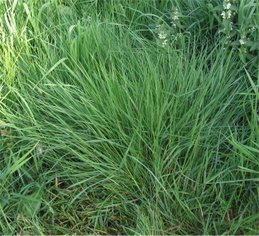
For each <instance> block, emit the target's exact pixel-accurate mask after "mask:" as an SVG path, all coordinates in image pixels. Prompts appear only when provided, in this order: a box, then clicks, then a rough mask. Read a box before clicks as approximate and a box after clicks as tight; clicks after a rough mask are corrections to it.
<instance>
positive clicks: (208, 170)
mask: <svg viewBox="0 0 259 236" xmlns="http://www.w3.org/2000/svg"><path fill="white" fill-rule="evenodd" d="M170 4H173V1H161V2H158V1H126V2H123V1H67V4H66V2H65V1H49V2H47V3H45V2H44V4H43V1H30V2H24V3H23V2H22V1H14V2H9V3H5V4H4V3H1V4H0V6H2V7H3V8H5V9H6V11H7V12H8V14H9V15H7V14H6V15H5V17H4V15H3V17H2V18H1V19H2V29H3V31H4V32H5V38H4V40H2V41H1V42H0V51H1V56H0V57H1V70H0V71H1V75H0V78H1V86H0V94H1V98H0V131H1V133H0V134H1V135H0V155H1V159H0V180H1V182H0V185H1V187H0V230H1V232H2V233H3V234H14V233H17V234H152V235H154V234H257V233H258V210H259V201H258V153H259V151H258V150H259V147H258V140H259V127H258V99H259V94H258V85H257V82H256V81H255V80H254V79H253V78H251V76H250V74H249V72H245V70H244V69H243V67H242V66H241V63H240V62H239V60H238V58H237V56H236V55H235V53H234V52H230V53H227V52H226V50H225V49H224V48H223V46H222V45H221V42H219V41H217V40H215V41H214V43H213V45H208V44H207V43H206V42H204V44H203V45H202V46H201V44H200V39H197V40H196V37H195V35H194V36H193V37H187V36H186V37H183V38H182V40H181V43H180V46H179V45H177V46H175V47H174V46H167V47H161V46H160V45H159V44H157V43H156V42H155V41H154V40H151V39H150V38H149V37H146V35H145V34H144V35H143V31H142V30H140V29H144V31H145V30H146V29H145V27H141V24H143V25H144V24H145V20H143V21H142V20H141V22H142V23H141V24H140V22H139V21H140V18H141V16H144V15H145V16H147V15H148V14H149V13H150V14H153V13H154V14H155V13H156V12H157V11H161V12H162V11H163V9H166V8H167V7H168V6H170ZM124 5H126V6H127V7H128V9H130V11H129V12H128V13H127V14H129V15H128V16H127V20H125V22H123V20H122V18H121V14H119V15H116V14H113V11H114V9H117V8H118V9H119V8H120V9H123V6H124ZM121 7H122V8H121ZM85 9H88V12H89V15H88V16H90V17H91V18H89V17H88V16H87V15H84V10H85ZM100 9H101V10H100ZM133 12H135V13H134V14H133ZM2 14H4V12H3V13H2ZM125 14H126V13H125ZM135 14H136V15H135ZM143 14H144V15H143ZM12 16H13V17H12ZM8 19H9V20H8ZM145 19H147V18H145ZM6 21H8V22H11V21H13V22H12V25H13V26H15V30H14V31H12V32H10V29H9V28H8V26H7V24H6V23H7V22H6ZM9 25H11V24H9ZM147 28H148V27H147ZM198 34H199V32H197V35H198ZM205 41H206V40H205ZM196 42H198V44H199V45H198V46H197V45H196ZM197 47H198V50H197Z"/></svg>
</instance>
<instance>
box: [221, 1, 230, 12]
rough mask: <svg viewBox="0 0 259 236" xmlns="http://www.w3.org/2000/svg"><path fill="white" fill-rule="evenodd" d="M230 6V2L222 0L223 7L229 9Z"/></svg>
mask: <svg viewBox="0 0 259 236" xmlns="http://www.w3.org/2000/svg"><path fill="white" fill-rule="evenodd" d="M230 7H231V3H230V2H228V1H224V3H223V8H224V9H227V10H229V9H230Z"/></svg>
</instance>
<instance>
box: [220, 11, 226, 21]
mask: <svg viewBox="0 0 259 236" xmlns="http://www.w3.org/2000/svg"><path fill="white" fill-rule="evenodd" d="M220 15H221V16H222V18H223V19H226V12H224V11H223V12H221V14H220Z"/></svg>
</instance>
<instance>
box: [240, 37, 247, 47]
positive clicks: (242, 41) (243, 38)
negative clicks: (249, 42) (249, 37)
mask: <svg viewBox="0 0 259 236" xmlns="http://www.w3.org/2000/svg"><path fill="white" fill-rule="evenodd" d="M239 43H240V45H244V44H246V37H245V36H241V39H240V40H239Z"/></svg>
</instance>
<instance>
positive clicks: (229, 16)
mask: <svg viewBox="0 0 259 236" xmlns="http://www.w3.org/2000/svg"><path fill="white" fill-rule="evenodd" d="M231 15H232V12H231V10H228V11H227V16H228V17H227V18H228V19H230V18H231Z"/></svg>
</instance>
